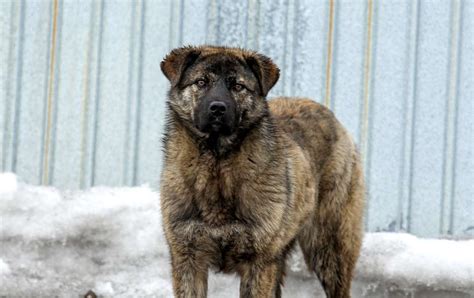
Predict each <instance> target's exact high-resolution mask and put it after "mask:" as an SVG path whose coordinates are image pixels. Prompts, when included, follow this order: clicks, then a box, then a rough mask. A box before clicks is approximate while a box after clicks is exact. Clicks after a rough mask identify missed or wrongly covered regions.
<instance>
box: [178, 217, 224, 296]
mask: <svg viewBox="0 0 474 298" xmlns="http://www.w3.org/2000/svg"><path fill="white" fill-rule="evenodd" d="M173 228H174V229H173V233H171V237H169V238H170V243H171V245H170V248H171V265H172V272H173V288H174V294H175V297H179V298H190V297H193V298H194V297H198V298H203V297H207V277H208V268H209V265H210V263H211V262H212V256H213V255H215V254H216V249H217V247H216V244H215V243H214V242H213V241H211V238H210V235H208V234H207V233H206V229H203V225H202V224H201V223H198V222H193V221H187V222H180V223H175V224H174V225H173Z"/></svg>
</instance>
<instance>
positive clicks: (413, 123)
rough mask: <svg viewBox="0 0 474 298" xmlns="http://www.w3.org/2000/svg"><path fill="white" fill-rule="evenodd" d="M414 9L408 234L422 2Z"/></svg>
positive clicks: (416, 4) (408, 227)
mask: <svg viewBox="0 0 474 298" xmlns="http://www.w3.org/2000/svg"><path fill="white" fill-rule="evenodd" d="M414 7H416V11H415V14H416V27H415V36H414V40H415V48H414V69H413V83H412V89H413V90H412V91H411V94H412V101H413V108H412V115H411V120H412V121H411V128H410V142H409V143H410V144H409V157H408V158H409V172H408V176H409V177H408V200H407V201H408V206H407V232H411V229H412V226H411V218H412V212H413V210H412V207H413V202H412V200H413V171H414V155H415V137H416V131H415V128H416V126H415V124H416V104H417V97H418V92H417V91H418V88H417V85H418V78H417V74H418V60H419V59H418V58H419V57H418V56H419V52H420V51H419V45H420V43H419V38H420V11H421V1H420V0H418V1H417V2H416V3H415V5H414Z"/></svg>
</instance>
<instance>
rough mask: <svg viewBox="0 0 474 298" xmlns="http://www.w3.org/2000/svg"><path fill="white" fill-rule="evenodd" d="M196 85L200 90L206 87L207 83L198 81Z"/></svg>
mask: <svg viewBox="0 0 474 298" xmlns="http://www.w3.org/2000/svg"><path fill="white" fill-rule="evenodd" d="M196 85H197V86H198V87H199V88H203V87H206V81H204V80H197V81H196Z"/></svg>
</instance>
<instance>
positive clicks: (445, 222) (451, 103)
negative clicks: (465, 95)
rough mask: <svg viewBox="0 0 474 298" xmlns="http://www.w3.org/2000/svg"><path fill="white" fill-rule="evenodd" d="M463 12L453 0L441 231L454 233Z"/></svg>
mask: <svg viewBox="0 0 474 298" xmlns="http://www.w3.org/2000/svg"><path fill="white" fill-rule="evenodd" d="M460 16H461V1H460V0H453V1H452V2H451V21H450V27H451V29H450V32H449V34H450V53H449V55H450V59H449V60H448V74H449V79H448V80H447V88H446V89H447V90H448V94H447V100H446V111H447V112H446V116H445V126H444V145H443V156H444V158H443V169H442V179H443V184H442V189H441V193H442V196H441V202H440V205H441V206H440V209H441V218H440V231H439V232H440V234H452V233H453V230H452V228H453V227H452V215H453V213H452V210H451V207H452V206H453V201H454V191H453V189H454V177H453V176H454V164H455V162H454V160H455V148H454V146H455V142H456V139H455V135H456V113H457V97H458V96H457V95H458V94H457V83H458V75H459V70H458V66H459V48H460V46H459V39H460V32H461V30H460V24H461V22H460Z"/></svg>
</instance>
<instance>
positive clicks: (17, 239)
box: [0, 173, 474, 298]
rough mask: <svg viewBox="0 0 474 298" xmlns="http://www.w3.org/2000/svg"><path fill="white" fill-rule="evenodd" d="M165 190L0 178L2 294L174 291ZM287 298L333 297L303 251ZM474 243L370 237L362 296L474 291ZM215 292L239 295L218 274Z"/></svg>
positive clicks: (356, 290) (357, 291)
mask: <svg viewBox="0 0 474 298" xmlns="http://www.w3.org/2000/svg"><path fill="white" fill-rule="evenodd" d="M160 225H161V218H160V213H159V196H158V195H157V193H154V192H153V191H152V190H151V188H150V187H148V186H142V187H135V188H105V187H96V188H93V189H90V190H88V191H83V192H79V191H59V190H57V189H55V188H52V187H38V186H30V185H26V184H23V183H19V182H18V181H17V177H16V176H14V175H13V174H8V173H5V174H0V296H7V297H16V296H22V297H24V296H34V297H46V296H49V297H51V296H61V297H72V296H75V297H77V296H78V295H81V294H82V295H83V294H85V293H86V292H87V291H88V290H89V289H92V290H93V291H94V292H96V293H97V294H99V295H101V296H104V297H172V289H171V281H170V274H169V272H170V266H169V257H168V252H167V248H166V245H165V240H164V237H163V234H162V231H161V226H160ZM288 266H289V272H290V273H289V276H288V279H287V282H286V286H285V288H284V297H324V295H323V294H322V293H321V289H320V287H319V285H318V283H317V282H316V279H315V277H314V276H311V275H310V274H309V273H308V272H306V270H305V268H304V264H303V262H302V259H301V256H300V255H299V254H298V252H297V253H296V254H295V255H293V256H292V258H291V260H290V261H289V264H288ZM473 274H474V240H463V241H454V240H435V239H419V238H416V237H414V236H412V235H409V234H394V233H369V234H366V236H365V240H364V247H363V251H362V255H361V257H360V260H359V263H358V267H357V272H356V282H355V283H354V285H353V296H354V297H439V298H440V297H456V298H457V297H474V275H473ZM209 297H238V279H237V278H236V277H234V276H224V275H214V274H212V275H211V278H210V284H209Z"/></svg>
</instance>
